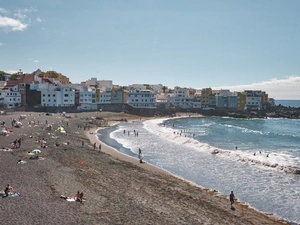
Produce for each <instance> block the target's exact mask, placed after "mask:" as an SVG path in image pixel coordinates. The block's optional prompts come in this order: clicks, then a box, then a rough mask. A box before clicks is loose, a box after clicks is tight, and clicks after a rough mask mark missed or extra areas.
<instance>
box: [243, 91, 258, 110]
mask: <svg viewBox="0 0 300 225" xmlns="http://www.w3.org/2000/svg"><path fill="white" fill-rule="evenodd" d="M244 92H245V93H246V108H247V109H254V110H260V109H261V107H262V104H261V101H262V93H261V91H260V90H245V91H244Z"/></svg>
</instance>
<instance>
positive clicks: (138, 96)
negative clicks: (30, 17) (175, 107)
mask: <svg viewBox="0 0 300 225" xmlns="http://www.w3.org/2000/svg"><path fill="white" fill-rule="evenodd" d="M127 104H128V105H130V106H132V107H134V108H151V109H152V108H156V98H155V92H154V91H150V90H132V91H129V92H127Z"/></svg>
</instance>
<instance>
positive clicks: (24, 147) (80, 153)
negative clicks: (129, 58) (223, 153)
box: [0, 112, 288, 225]
mask: <svg viewBox="0 0 300 225" xmlns="http://www.w3.org/2000/svg"><path fill="white" fill-rule="evenodd" d="M21 114H26V115H27V119H25V120H22V121H21V122H22V123H23V126H22V127H20V128H12V130H13V134H10V135H8V136H4V135H0V143H1V145H0V148H3V147H10V143H11V142H13V141H14V140H16V139H19V138H21V140H22V141H21V147H20V148H14V149H13V151H0V170H1V173H0V181H1V182H0V190H1V191H4V188H5V186H6V184H10V185H11V186H12V187H13V188H14V190H15V191H16V192H18V193H20V196H19V197H13V198H2V197H0V214H1V224H7V225H8V224H14V225H16V224H28V225H33V224H130V225H132V224H162V225H165V224H213V225H216V224H222V225H223V224H275V225H276V224H278V225H279V224H288V223H287V222H285V221H281V220H276V218H274V217H272V215H266V214H263V213H260V212H257V211H256V210H253V209H251V208H249V207H248V206H246V205H243V204H241V203H239V202H236V203H235V204H234V207H235V210H231V209H230V202H229V200H228V198H224V197H220V196H218V195H217V193H216V192H213V191H209V190H206V189H201V188H199V187H197V186H194V185H191V184H189V183H188V182H185V181H183V180H180V179H179V178H176V177H174V176H172V175H171V174H169V173H167V172H166V171H163V170H160V169H158V168H156V167H153V166H151V165H149V164H140V163H139V162H138V159H135V158H132V157H128V156H126V155H123V154H120V153H119V152H117V151H115V150H114V149H112V148H110V147H109V146H106V145H105V144H104V143H102V144H101V152H99V148H98V146H99V144H100V142H99V141H98V139H97V137H96V135H95V132H96V130H97V128H98V127H99V126H107V125H109V124H112V123H117V122H118V121H120V120H121V119H127V120H135V119H140V117H137V116H133V115H128V114H124V113H109V112H101V113H100V112H98V113H95V112H90V113H78V114H69V115H70V116H71V118H66V117H63V116H62V115H60V114H54V115H53V116H46V115H42V114H39V113H35V112H33V113H28V112H26V113H22V112H11V113H9V114H7V115H1V116H0V121H5V122H6V125H8V126H10V127H11V120H12V118H15V119H19V117H20V115H21ZM100 117H101V118H103V119H104V120H99V118H100ZM96 118H98V119H96ZM142 119H144V118H142ZM46 120H47V122H48V123H51V122H52V123H53V126H52V130H51V131H50V130H47V129H46V124H45V123H46ZM30 121H34V122H35V125H33V123H32V124H31V125H30V124H29V122H30ZM59 125H63V127H64V128H65V131H66V133H61V132H60V131H58V130H57V128H58V127H59ZM85 127H86V129H84V128H85ZM1 128H2V126H1ZM88 128H89V129H88ZM43 138H44V140H45V141H46V146H47V148H41V143H40V140H42V139H43ZM68 142H69V144H68ZM82 142H84V146H82ZM56 143H57V144H59V146H56ZM94 143H96V150H94V146H93V144H94ZM33 149H39V150H41V151H42V152H41V154H40V156H39V157H40V158H41V157H42V158H43V160H41V159H39V160H32V159H29V158H30V156H28V155H27V154H26V153H27V152H28V151H32V150H33ZM20 159H21V160H23V161H26V162H27V163H25V164H18V163H17V162H18V160H20ZM220 179H221V178H220ZM77 191H83V192H84V197H86V201H84V202H83V203H80V202H68V201H67V200H65V199H63V198H61V197H60V196H61V195H65V196H72V195H75V194H76V193H77ZM228 194H229V193H228Z"/></svg>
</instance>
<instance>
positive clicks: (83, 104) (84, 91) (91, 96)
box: [77, 86, 97, 110]
mask: <svg viewBox="0 0 300 225" xmlns="http://www.w3.org/2000/svg"><path fill="white" fill-rule="evenodd" d="M79 103H80V105H79V106H78V107H77V109H79V110H97V102H96V89H95V88H90V87H88V86H83V87H82V88H81V90H80V92H79Z"/></svg>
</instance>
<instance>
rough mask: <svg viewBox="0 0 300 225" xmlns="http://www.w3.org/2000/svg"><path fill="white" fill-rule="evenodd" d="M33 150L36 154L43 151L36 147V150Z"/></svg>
mask: <svg viewBox="0 0 300 225" xmlns="http://www.w3.org/2000/svg"><path fill="white" fill-rule="evenodd" d="M31 152H32V153H34V154H38V153H41V152H42V151H41V150H39V149H34V150H32V151H31Z"/></svg>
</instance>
